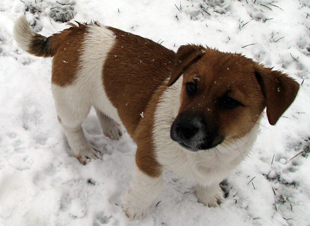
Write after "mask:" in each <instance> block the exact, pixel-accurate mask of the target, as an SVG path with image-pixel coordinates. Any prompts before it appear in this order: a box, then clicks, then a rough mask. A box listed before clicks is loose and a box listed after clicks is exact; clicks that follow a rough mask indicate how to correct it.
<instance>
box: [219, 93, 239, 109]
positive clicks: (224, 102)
mask: <svg viewBox="0 0 310 226" xmlns="http://www.w3.org/2000/svg"><path fill="white" fill-rule="evenodd" d="M219 104H220V108H221V109H235V108H237V107H239V106H241V105H242V104H241V103H240V102H239V101H237V100H235V99H234V98H232V97H228V96H225V97H223V98H221V99H220V101H219Z"/></svg>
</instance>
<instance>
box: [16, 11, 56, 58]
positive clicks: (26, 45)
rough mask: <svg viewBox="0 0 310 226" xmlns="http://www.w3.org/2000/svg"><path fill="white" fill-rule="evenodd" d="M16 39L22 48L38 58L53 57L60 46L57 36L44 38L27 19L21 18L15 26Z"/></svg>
mask: <svg viewBox="0 0 310 226" xmlns="http://www.w3.org/2000/svg"><path fill="white" fill-rule="evenodd" d="M14 38H15V40H16V42H17V44H18V46H19V47H20V48H22V49H23V50H25V51H27V52H28V53H31V54H33V55H36V56H41V57H52V56H54V55H55V53H56V51H57V48H58V46H59V44H60V43H59V41H57V36H56V35H52V36H50V37H48V38H47V37H44V36H43V35H40V34H37V33H35V32H34V31H33V30H32V29H31V27H30V25H29V23H28V21H27V20H26V18H25V17H20V18H19V19H18V20H17V21H16V23H15V26H14Z"/></svg>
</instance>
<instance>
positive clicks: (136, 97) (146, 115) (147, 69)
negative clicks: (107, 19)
mask: <svg viewBox="0 0 310 226" xmlns="http://www.w3.org/2000/svg"><path fill="white" fill-rule="evenodd" d="M108 29H109V30H111V31H113V32H114V34H115V41H116V42H115V44H114V47H113V48H112V50H111V51H110V53H109V54H108V56H107V60H106V62H105V64H104V68H103V84H104V87H105V90H106V93H107V96H108V97H109V99H110V101H111V102H112V104H113V105H114V107H116V108H117V109H118V114H119V116H120V118H121V119H122V122H123V123H124V125H125V127H126V129H127V131H128V133H129V134H130V135H131V137H132V138H133V139H134V141H135V142H136V143H137V145H138V149H137V154H136V162H137V166H138V167H139V168H140V169H141V170H142V171H144V172H145V173H147V174H148V175H149V176H152V177H155V176H159V174H160V172H161V166H160V164H159V163H158V162H157V161H156V156H155V153H154V143H153V135H152V132H153V127H154V126H153V125H154V112H155V108H156V104H157V102H158V99H159V96H160V93H161V92H162V91H163V90H161V91H156V90H157V89H158V87H159V86H160V85H161V84H163V83H164V81H165V80H167V79H168V78H169V77H170V74H171V70H172V66H173V63H174V57H175V53H174V52H173V51H171V50H168V49H166V48H165V47H163V46H161V45H159V44H157V43H155V42H153V41H151V40H149V39H145V38H142V37H140V36H137V35H133V34H130V33H127V32H124V31H121V30H118V29H115V28H111V27H108ZM165 87H166V86H165ZM154 93H156V94H154Z"/></svg>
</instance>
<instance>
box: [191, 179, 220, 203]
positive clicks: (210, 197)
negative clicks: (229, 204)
mask: <svg viewBox="0 0 310 226" xmlns="http://www.w3.org/2000/svg"><path fill="white" fill-rule="evenodd" d="M195 191H196V195H197V198H198V202H200V203H202V204H203V205H205V206H209V207H217V206H219V205H220V204H221V203H222V202H223V201H224V193H223V191H222V189H221V188H220V186H219V183H213V184H211V185H209V186H203V185H200V184H197V185H196V187H195Z"/></svg>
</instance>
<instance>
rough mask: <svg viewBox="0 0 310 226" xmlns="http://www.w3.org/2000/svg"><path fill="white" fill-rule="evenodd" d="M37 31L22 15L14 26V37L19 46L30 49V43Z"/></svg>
mask: <svg viewBox="0 0 310 226" xmlns="http://www.w3.org/2000/svg"><path fill="white" fill-rule="evenodd" d="M35 35H36V33H35V32H34V31H33V30H32V29H31V28H30V26H29V23H28V21H27V20H26V18H25V17H20V18H19V19H18V20H17V22H16V23H15V26H14V39H15V40H16V42H17V44H18V46H19V47H20V48H22V49H23V50H25V51H28V50H29V47H28V45H29V43H30V41H31V40H32V37H33V36H35Z"/></svg>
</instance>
